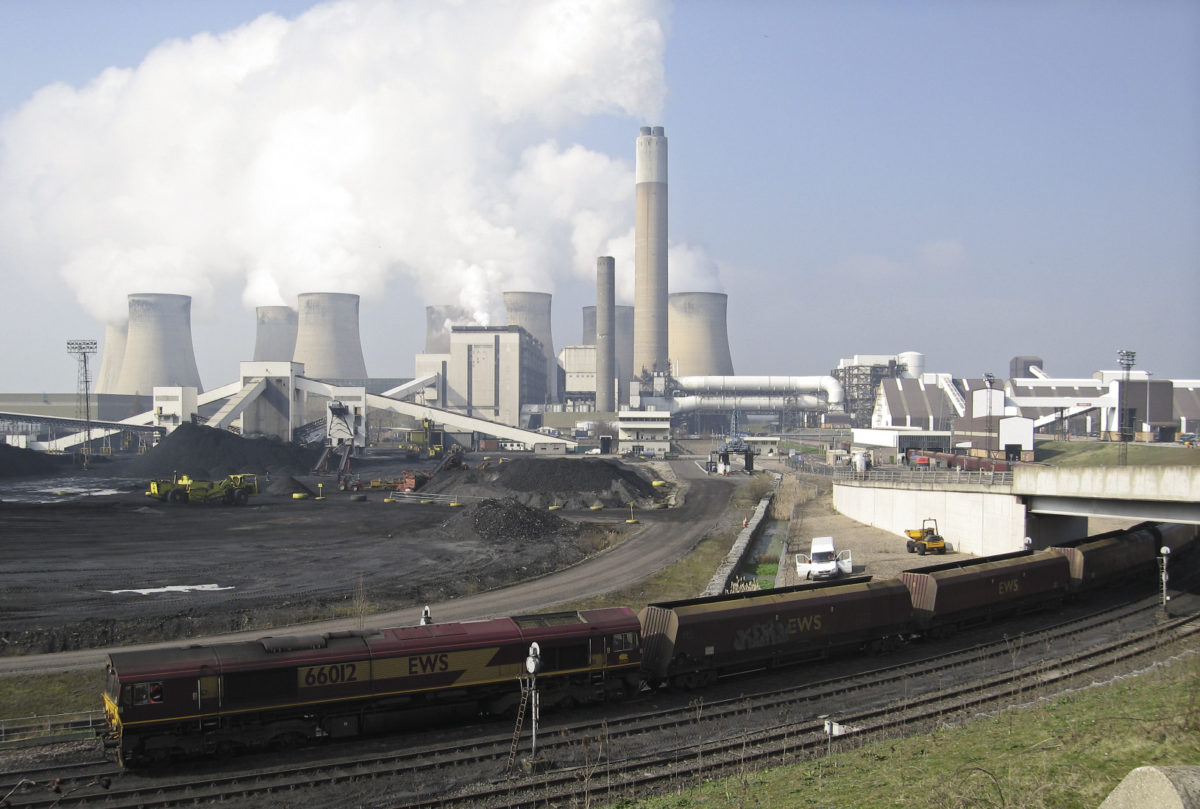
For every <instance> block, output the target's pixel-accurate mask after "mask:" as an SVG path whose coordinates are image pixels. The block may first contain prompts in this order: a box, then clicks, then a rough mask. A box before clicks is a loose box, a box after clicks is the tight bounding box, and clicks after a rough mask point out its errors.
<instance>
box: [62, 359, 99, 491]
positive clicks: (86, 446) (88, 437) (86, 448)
mask: <svg viewBox="0 0 1200 809" xmlns="http://www.w3.org/2000/svg"><path fill="white" fill-rule="evenodd" d="M96 347H97V343H96V341H95V340H67V353H68V354H74V355H75V356H76V357H77V358H78V361H79V382H78V385H77V386H76V387H77V388H78V391H79V404H80V405H81V406H80V407H79V408H78V410H82V411H83V434H84V443H83V467H84V469H86V468H87V459H88V453H89V452H91V449H92V402H91V398H90V397H89V396H88V386H89V385H90V383H91V381H92V379H91V375H90V374H89V373H88V356H90V355H92V354H95V353H96ZM78 410H77V411H76V415H79V413H78Z"/></svg>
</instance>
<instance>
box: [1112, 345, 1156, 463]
mask: <svg viewBox="0 0 1200 809" xmlns="http://www.w3.org/2000/svg"><path fill="white" fill-rule="evenodd" d="M1136 359H1137V352H1136V351H1130V350H1129V349H1127V348H1123V349H1121V350H1120V351H1118V352H1117V362H1119V363H1121V370H1122V371H1124V379H1123V380H1122V381H1121V395H1120V396H1119V397H1117V427H1118V428H1119V429H1120V431H1121V439H1120V440H1121V444H1120V446H1119V447H1117V463H1118V465H1120V466H1127V465H1128V464H1129V437H1128V436H1127V435H1126V434H1125V391H1126V390H1127V389H1128V388H1129V369H1130V368H1132V367H1133V364H1134V360H1136ZM1147 384H1149V383H1147Z"/></svg>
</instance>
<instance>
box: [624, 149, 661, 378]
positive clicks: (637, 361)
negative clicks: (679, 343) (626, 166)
mask: <svg viewBox="0 0 1200 809" xmlns="http://www.w3.org/2000/svg"><path fill="white" fill-rule="evenodd" d="M634 182H635V186H634V190H635V194H636V198H637V203H636V204H637V207H636V211H635V219H634V249H633V316H634V322H633V368H632V369H631V370H630V371H629V372H628V373H631V374H640V373H641V372H642V370H643V369H644V370H649V371H666V370H668V368H667V356H668V355H667V138H666V136H665V135H664V131H663V128H662V127H661V126H656V127H654V128H653V129H651V128H650V127H648V126H643V127H642V129H641V135H639V136H638V139H637V155H636V159H635V161H634Z"/></svg>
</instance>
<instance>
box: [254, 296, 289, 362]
mask: <svg viewBox="0 0 1200 809" xmlns="http://www.w3.org/2000/svg"><path fill="white" fill-rule="evenodd" d="M255 312H256V313H257V316H258V328H257V330H256V331H255V332H254V361H255V362H274V361H276V360H282V361H283V362H291V361H292V357H293V356H294V355H295V353H296V329H297V326H298V325H299V320H300V318H299V315H297V314H296V310H295V309H293V308H292V307H290V306H260V307H258V309H256V310H255Z"/></svg>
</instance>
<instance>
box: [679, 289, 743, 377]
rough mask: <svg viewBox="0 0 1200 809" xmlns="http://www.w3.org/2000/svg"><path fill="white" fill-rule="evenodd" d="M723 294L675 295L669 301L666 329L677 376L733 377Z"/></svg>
mask: <svg viewBox="0 0 1200 809" xmlns="http://www.w3.org/2000/svg"><path fill="white" fill-rule="evenodd" d="M728 301H729V296H728V295H726V294H725V293H723V292H675V293H673V294H671V295H669V296H668V298H667V311H668V317H667V328H668V329H669V331H670V349H671V350H670V357H671V363H672V364H673V365H674V366H675V376H733V360H731V359H730V357H729V331H728V328H727V327H726V318H725V313H726V308H727V304H728Z"/></svg>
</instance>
